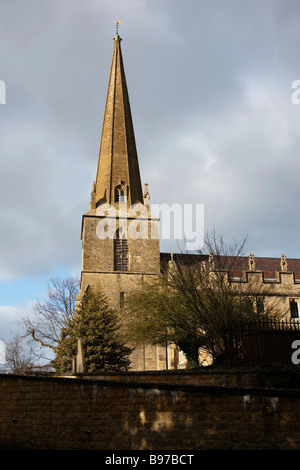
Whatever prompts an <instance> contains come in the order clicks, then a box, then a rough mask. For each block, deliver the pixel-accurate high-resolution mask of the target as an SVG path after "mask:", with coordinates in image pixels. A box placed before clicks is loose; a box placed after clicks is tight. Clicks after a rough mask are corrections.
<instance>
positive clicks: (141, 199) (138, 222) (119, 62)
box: [78, 34, 166, 370]
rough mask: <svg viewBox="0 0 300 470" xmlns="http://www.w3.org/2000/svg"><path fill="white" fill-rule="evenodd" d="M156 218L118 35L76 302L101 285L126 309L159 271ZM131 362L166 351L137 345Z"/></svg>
mask: <svg viewBox="0 0 300 470" xmlns="http://www.w3.org/2000/svg"><path fill="white" fill-rule="evenodd" d="M158 222H159V221H158V219H157V218H155V217H152V215H151V213H150V211H149V193H148V185H147V184H146V185H145V191H144V193H143V191H142V185H141V178H140V170H139V163H138V156H137V150H136V143H135V136H134V129H133V123H132V116H131V109H130V103H129V96H128V90H127V84H126V78H125V72H124V65H123V59H122V52H121V38H120V36H119V35H118V34H116V36H115V38H114V48H113V56H112V62H111V69H110V77H109V84H108V92H107V100H106V106H105V112H104V119H103V128H102V135H101V143H100V151H99V159H98V168H97V174H96V180H95V181H94V183H93V186H92V192H91V202H90V209H89V211H88V212H87V213H86V214H84V215H83V217H82V230H81V239H82V272H81V288H80V293H79V296H78V301H80V298H81V296H82V294H83V292H84V291H85V289H86V288H87V286H88V285H90V286H91V287H92V286H98V285H99V286H101V287H102V288H103V290H104V293H105V294H106V296H107V298H108V300H109V301H110V302H111V304H112V305H113V306H114V307H117V308H120V309H121V310H120V311H121V312H122V306H123V305H124V302H126V296H127V295H128V294H129V293H130V292H131V291H132V290H133V289H134V288H135V287H136V286H137V285H140V284H141V283H143V282H147V280H148V279H151V278H153V276H157V275H159V274H160V253H159V239H158ZM121 314H122V313H121ZM131 360H132V369H133V370H150V369H164V368H165V367H166V355H165V353H164V349H163V348H158V347H156V346H148V345H147V346H146V345H145V346H141V347H139V348H138V349H136V350H135V351H134V352H133V353H132V357H131Z"/></svg>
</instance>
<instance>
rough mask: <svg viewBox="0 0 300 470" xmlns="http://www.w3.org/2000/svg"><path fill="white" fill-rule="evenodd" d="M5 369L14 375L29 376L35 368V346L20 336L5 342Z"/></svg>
mask: <svg viewBox="0 0 300 470" xmlns="http://www.w3.org/2000/svg"><path fill="white" fill-rule="evenodd" d="M5 368H6V369H7V370H8V371H9V372H12V373H13V374H28V373H29V372H32V371H33V369H34V368H35V354H34V350H33V346H32V345H31V344H29V343H28V342H24V338H22V337H21V336H20V335H14V336H13V337H12V338H11V339H10V341H5Z"/></svg>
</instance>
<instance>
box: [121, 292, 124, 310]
mask: <svg viewBox="0 0 300 470" xmlns="http://www.w3.org/2000/svg"><path fill="white" fill-rule="evenodd" d="M124 306H125V292H120V308H124Z"/></svg>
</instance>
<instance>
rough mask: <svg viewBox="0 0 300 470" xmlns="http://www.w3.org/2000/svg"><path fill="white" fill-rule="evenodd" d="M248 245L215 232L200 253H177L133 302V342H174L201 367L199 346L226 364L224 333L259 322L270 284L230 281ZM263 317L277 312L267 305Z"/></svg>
mask: <svg viewBox="0 0 300 470" xmlns="http://www.w3.org/2000/svg"><path fill="white" fill-rule="evenodd" d="M245 243H246V239H243V240H242V241H241V242H236V241H233V242H232V243H228V242H226V240H225V237H224V236H222V235H220V234H217V233H216V232H215V231H212V232H211V233H208V234H206V237H205V243H204V247H203V250H201V251H200V252H199V253H198V254H197V255H195V256H193V255H191V256H190V255H189V256H185V254H184V253H181V254H178V255H174V256H173V259H172V260H171V261H170V262H169V263H168V265H167V266H166V267H165V271H164V275H163V276H161V277H160V279H157V280H156V281H155V282H153V283H152V284H151V285H147V286H146V285H143V286H142V288H141V290H140V291H137V292H136V293H135V294H133V295H132V296H131V297H130V298H129V300H128V302H127V307H126V310H127V315H126V320H125V321H124V329H125V334H128V338H129V340H131V341H132V342H134V341H136V342H146V341H149V342H152V343H157V344H165V343H166V342H173V343H175V344H177V345H178V347H179V348H180V349H181V350H182V351H183V352H184V353H185V355H186V356H187V358H188V362H189V364H190V365H191V364H192V365H196V364H197V363H198V350H199V348H202V349H204V350H205V351H207V352H208V353H209V354H210V355H211V356H212V357H214V358H215V360H216V361H217V360H222V356H223V354H224V341H223V332H224V330H225V329H226V328H229V327H232V326H234V325H236V324H238V323H240V322H243V321H244V322H245V321H250V320H253V319H255V318H257V315H258V312H257V308H256V305H257V303H258V300H264V298H265V297H266V296H267V295H268V288H267V286H266V285H262V284H257V283H256V282H248V283H244V282H236V280H234V281H233V280H232V273H234V272H236V271H237V270H239V271H240V272H241V271H242V270H243V265H242V261H243V258H242V256H243V253H244V249H245ZM261 314H262V315H264V316H265V317H267V316H268V317H269V316H272V315H276V316H277V315H278V314H279V313H278V311H277V310H276V305H271V304H270V303H269V304H268V306H267V305H266V306H265V308H264V310H263V311H262V312H261Z"/></svg>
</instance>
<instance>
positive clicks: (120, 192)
mask: <svg viewBox="0 0 300 470" xmlns="http://www.w3.org/2000/svg"><path fill="white" fill-rule="evenodd" d="M115 202H126V194H125V187H124V185H123V184H119V185H118V186H116V187H115Z"/></svg>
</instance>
